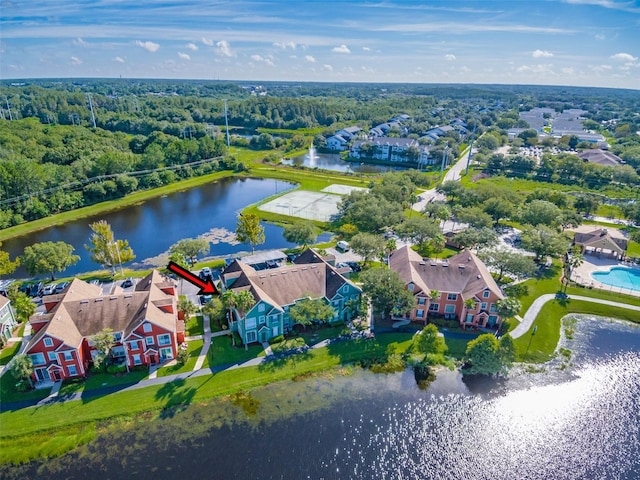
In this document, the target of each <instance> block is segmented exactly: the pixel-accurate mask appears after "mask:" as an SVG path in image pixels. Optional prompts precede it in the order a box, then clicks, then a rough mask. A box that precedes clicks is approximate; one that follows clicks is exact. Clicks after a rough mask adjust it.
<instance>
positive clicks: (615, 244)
mask: <svg viewBox="0 0 640 480" xmlns="http://www.w3.org/2000/svg"><path fill="white" fill-rule="evenodd" d="M627 243H628V242H627V240H626V239H624V238H619V237H614V236H612V235H611V233H609V231H608V230H607V229H606V228H599V229H597V230H594V231H592V232H586V233H576V234H575V236H574V237H573V245H576V246H578V247H580V252H581V253H583V254H584V255H589V254H591V255H597V256H605V257H609V258H615V259H617V260H622V259H623V258H624V256H625V253H626V251H627Z"/></svg>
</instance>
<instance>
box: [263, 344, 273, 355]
mask: <svg viewBox="0 0 640 480" xmlns="http://www.w3.org/2000/svg"><path fill="white" fill-rule="evenodd" d="M262 348H264V354H265V355H266V356H267V357H273V350H271V345H269V342H262Z"/></svg>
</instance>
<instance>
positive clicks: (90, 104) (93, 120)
mask: <svg viewBox="0 0 640 480" xmlns="http://www.w3.org/2000/svg"><path fill="white" fill-rule="evenodd" d="M87 98H88V99H89V109H90V110H91V122H92V123H93V128H96V116H95V115H94V113H93V103H91V94H90V93H87Z"/></svg>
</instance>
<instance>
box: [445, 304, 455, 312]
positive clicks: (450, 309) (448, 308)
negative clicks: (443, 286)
mask: <svg viewBox="0 0 640 480" xmlns="http://www.w3.org/2000/svg"><path fill="white" fill-rule="evenodd" d="M444 313H456V306H455V305H445V306H444Z"/></svg>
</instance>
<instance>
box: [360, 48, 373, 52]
mask: <svg viewBox="0 0 640 480" xmlns="http://www.w3.org/2000/svg"><path fill="white" fill-rule="evenodd" d="M362 50H364V51H365V52H370V51H371V49H370V48H369V47H362Z"/></svg>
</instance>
